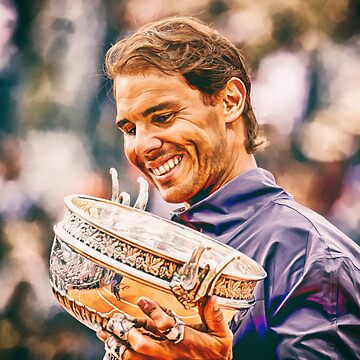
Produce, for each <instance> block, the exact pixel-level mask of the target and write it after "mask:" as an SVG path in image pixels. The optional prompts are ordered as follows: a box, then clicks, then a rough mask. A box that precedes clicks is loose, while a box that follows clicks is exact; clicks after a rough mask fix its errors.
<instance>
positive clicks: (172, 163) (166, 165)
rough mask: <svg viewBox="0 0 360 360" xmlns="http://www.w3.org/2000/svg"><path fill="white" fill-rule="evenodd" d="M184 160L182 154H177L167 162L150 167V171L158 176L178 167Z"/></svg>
mask: <svg viewBox="0 0 360 360" xmlns="http://www.w3.org/2000/svg"><path fill="white" fill-rule="evenodd" d="M181 160H182V156H180V155H176V156H174V157H172V158H171V159H169V160H167V161H166V162H165V163H163V164H162V165H160V166H159V167H156V168H150V171H151V172H152V173H153V174H154V175H156V176H163V175H165V174H167V173H169V172H170V171H171V170H172V169H173V168H174V167H176V166H177V165H178V164H179V163H180V162H181Z"/></svg>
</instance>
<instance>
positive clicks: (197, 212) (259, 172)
mask: <svg viewBox="0 0 360 360" xmlns="http://www.w3.org/2000/svg"><path fill="white" fill-rule="evenodd" d="M279 197H286V198H291V195H289V194H288V193H286V191H285V190H284V189H282V188H281V187H280V186H278V185H277V184H276V182H275V179H274V177H273V175H272V174H271V173H270V172H268V171H266V170H264V169H261V168H255V169H252V170H249V171H246V172H244V173H243V174H241V175H239V176H238V177H236V178H234V179H233V180H231V181H229V182H228V183H227V184H225V185H224V186H222V187H221V188H220V189H218V190H217V191H215V192H214V193H212V194H210V195H209V196H208V197H206V198H204V199H202V200H200V201H199V202H197V203H195V204H193V205H192V206H191V207H189V208H188V209H186V210H185V209H184V208H180V209H177V210H175V211H174V212H173V216H172V220H174V221H176V222H180V223H182V224H184V225H187V226H190V227H192V228H194V229H196V230H199V231H201V232H203V233H206V234H207V235H212V236H220V235H223V234H224V233H226V232H227V231H228V230H229V229H231V228H232V227H233V226H237V227H238V226H239V225H241V224H242V223H244V222H245V221H246V220H248V219H249V218H250V217H251V216H252V215H254V214H255V213H256V211H257V210H258V209H259V208H260V207H261V206H263V205H264V204H265V203H268V202H270V201H272V200H274V199H275V198H279Z"/></svg>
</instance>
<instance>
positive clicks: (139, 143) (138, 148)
mask: <svg viewBox="0 0 360 360" xmlns="http://www.w3.org/2000/svg"><path fill="white" fill-rule="evenodd" d="M161 145H162V141H161V140H160V138H159V136H158V134H156V133H155V132H153V131H149V130H147V129H141V128H140V129H139V128H137V129H136V137H135V152H136V154H137V155H147V154H149V153H150V152H151V151H152V150H155V149H158V148H160V147H161Z"/></svg>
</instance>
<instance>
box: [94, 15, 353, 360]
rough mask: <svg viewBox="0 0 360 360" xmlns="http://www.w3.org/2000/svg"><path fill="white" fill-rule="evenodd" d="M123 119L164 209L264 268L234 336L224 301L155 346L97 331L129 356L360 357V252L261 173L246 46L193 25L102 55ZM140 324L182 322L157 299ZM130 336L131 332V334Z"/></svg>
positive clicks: (129, 149) (132, 154)
mask: <svg viewBox="0 0 360 360" xmlns="http://www.w3.org/2000/svg"><path fill="white" fill-rule="evenodd" d="M106 69H107V73H108V74H109V76H110V77H111V78H112V79H113V80H114V94H115V98H116V105H117V119H116V123H117V126H118V127H119V129H120V130H121V131H122V132H123V134H124V148H125V154H126V156H127V158H128V160H129V161H130V162H131V163H132V164H134V165H135V166H136V167H137V168H138V169H140V170H141V171H142V172H143V173H144V174H145V176H146V177H147V178H148V179H149V180H150V181H151V182H152V183H153V184H154V185H155V186H156V188H157V189H158V190H159V191H160V193H161V195H162V196H163V198H164V199H165V200H166V201H168V202H174V203H180V202H183V203H185V207H184V209H180V210H178V211H177V212H176V214H175V215H174V218H173V219H174V220H175V221H177V222H181V223H183V224H185V225H188V226H191V227H192V228H195V229H197V230H199V231H202V232H203V233H204V234H207V235H210V236H212V237H214V238H216V239H218V240H220V241H222V242H224V243H226V244H229V245H231V246H233V247H234V248H237V249H238V250H240V251H242V252H244V253H246V254H247V255H249V256H250V257H252V258H253V259H254V260H256V261H258V262H259V263H260V264H262V266H263V267H264V268H265V270H266V271H267V274H268V276H267V278H266V279H265V280H264V281H263V282H261V283H260V284H259V285H258V287H257V289H256V294H255V297H256V304H255V306H254V307H253V308H252V309H251V310H250V311H249V312H248V313H247V314H246V316H245V317H244V319H243V320H242V321H238V320H237V317H236V316H235V317H234V319H233V320H232V322H231V324H230V327H231V330H232V333H233V335H232V333H231V332H230V331H229V328H228V326H227V324H225V322H224V320H223V318H222V314H221V311H220V310H219V308H218V305H217V302H216V299H215V298H214V297H211V298H210V299H208V300H207V301H206V302H204V303H203V304H200V305H199V311H200V314H201V315H202V319H203V326H202V327H201V329H193V328H191V327H188V326H186V327H185V328H184V334H183V338H182V337H181V338H178V339H177V341H174V339H169V340H164V341H162V342H159V341H156V340H154V339H153V338H151V337H149V336H145V335H143V334H141V333H140V332H139V331H138V330H137V329H136V328H134V327H132V328H129V330H126V329H125V331H124V328H123V327H121V324H120V322H119V321H116V319H114V320H113V321H110V323H109V326H108V327H107V329H106V331H100V332H99V333H98V336H99V337H100V338H101V339H103V340H104V341H105V340H106V339H107V340H106V346H107V347H108V348H109V349H110V350H111V351H112V352H115V353H116V352H118V354H119V356H118V357H119V358H122V359H207V360H209V359H231V358H234V359H250V358H251V359H252V358H254V359H273V358H279V359H335V358H336V359H353V358H360V338H359V334H360V327H359V325H360V319H359V313H360V310H359V303H360V300H359V298H360V291H359V290H360V288H359V279H360V274H359V269H360V257H359V253H360V252H359V248H358V247H357V246H356V245H355V243H353V242H352V241H351V240H350V239H348V238H347V237H346V236H345V235H344V234H342V233H341V232H340V231H339V230H337V229H336V228H334V227H333V226H332V225H331V224H329V223H328V222H327V221H326V220H325V219H323V218H322V217H321V216H319V215H318V214H316V213H314V212H312V211H311V210H309V209H306V208H304V207H302V206H301V205H299V204H297V203H296V202H295V201H294V200H293V198H292V197H291V195H289V194H288V193H286V191H284V190H283V189H282V188H280V187H279V186H278V185H277V184H276V183H275V181H274V179H273V177H272V175H271V174H270V173H268V172H267V171H265V170H263V169H259V168H257V166H256V161H255V158H254V155H253V153H254V152H255V151H256V150H257V149H259V148H260V147H261V146H263V145H264V139H263V138H262V137H261V135H260V134H259V130H258V125H257V122H256V119H255V116H254V114H253V111H252V108H251V102H250V79H249V76H248V74H247V71H246V68H245V65H244V63H243V59H242V56H241V54H240V53H239V50H238V49H236V48H235V47H234V46H233V45H232V44H231V43H230V42H229V41H228V40H226V39H225V38H223V37H222V36H221V35H220V34H218V33H217V32H216V31H214V30H212V29H210V28H209V27H207V26H206V25H204V24H202V23H200V22H199V21H197V20H195V19H192V18H170V19H166V20H161V21H159V22H156V23H152V24H149V25H147V26H145V27H143V28H142V29H140V30H138V31H137V32H136V33H135V34H134V35H132V36H131V37H129V38H126V39H124V40H122V41H120V42H118V43H117V44H115V45H114V46H113V47H112V48H111V49H110V50H109V51H108V54H107V57H106ZM138 305H139V306H140V307H141V309H142V310H143V311H144V313H145V314H146V315H148V320H146V321H144V322H143V326H144V327H146V328H147V329H150V330H151V331H153V332H156V333H159V332H160V333H162V334H167V333H168V332H171V331H173V329H174V328H175V327H176V326H178V324H176V321H175V319H174V317H173V316H171V315H169V314H168V312H166V311H165V310H163V309H162V308H161V306H160V305H161V304H160V305H158V304H156V303H154V302H153V301H152V300H151V299H145V298H140V299H139V302H138ZM124 334H126V336H124Z"/></svg>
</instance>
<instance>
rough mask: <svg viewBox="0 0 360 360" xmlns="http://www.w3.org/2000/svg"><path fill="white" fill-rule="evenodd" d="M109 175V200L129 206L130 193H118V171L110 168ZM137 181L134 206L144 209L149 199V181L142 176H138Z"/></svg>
mask: <svg viewBox="0 0 360 360" xmlns="http://www.w3.org/2000/svg"><path fill="white" fill-rule="evenodd" d="M110 175H111V201H113V202H116V203H120V204H122V205H126V206H130V195H129V194H128V193H127V192H125V191H123V192H122V193H120V190H119V189H120V187H119V177H118V172H117V171H116V169H115V168H111V169H110ZM137 182H138V183H139V184H140V190H139V195H138V198H137V199H136V202H135V205H134V208H136V209H139V210H145V208H146V205H147V203H148V200H149V183H148V182H147V181H146V180H145V179H144V178H142V177H138V179H137Z"/></svg>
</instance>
